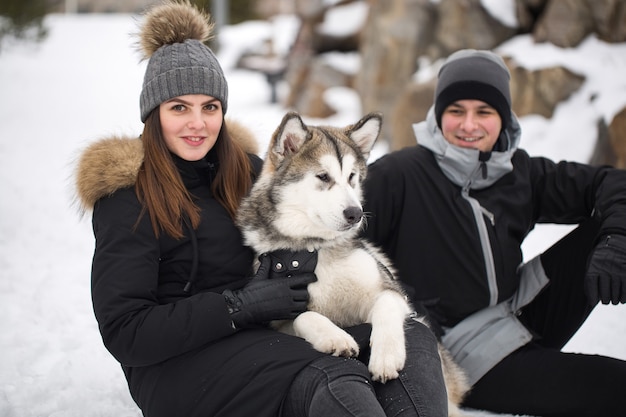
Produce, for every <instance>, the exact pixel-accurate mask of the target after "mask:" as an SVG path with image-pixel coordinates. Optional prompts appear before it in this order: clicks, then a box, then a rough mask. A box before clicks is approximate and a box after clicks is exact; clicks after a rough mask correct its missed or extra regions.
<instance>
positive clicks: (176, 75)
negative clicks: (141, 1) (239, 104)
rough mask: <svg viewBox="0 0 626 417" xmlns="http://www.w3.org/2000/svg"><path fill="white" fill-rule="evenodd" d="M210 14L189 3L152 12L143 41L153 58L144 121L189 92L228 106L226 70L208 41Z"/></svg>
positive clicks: (145, 92)
mask: <svg viewBox="0 0 626 417" xmlns="http://www.w3.org/2000/svg"><path fill="white" fill-rule="evenodd" d="M212 28H213V26H212V25H211V24H209V16H208V15H207V14H204V13H203V12H200V11H199V10H198V9H196V8H195V7H193V6H191V5H190V4H189V3H186V2H184V3H183V2H178V3H176V2H173V3H167V4H164V5H161V6H157V7H155V8H153V9H152V10H151V11H149V12H148V14H147V15H146V18H145V23H144V25H143V28H142V30H141V33H140V44H141V47H142V49H143V51H144V54H145V57H146V58H149V60H148V66H147V68H146V74H145V76H144V80H143V89H142V91H141V96H140V98H139V106H140V110H141V121H142V122H145V121H146V119H147V118H148V115H149V114H150V112H151V111H152V110H154V109H155V108H156V107H158V106H159V105H160V104H161V103H163V102H164V101H167V100H169V99H171V98H174V97H178V96H183V95H186V94H206V95H208V96H211V97H214V98H216V99H218V100H219V101H220V102H221V103H222V111H223V112H224V113H226V109H227V107H228V84H227V83H226V78H225V77H224V72H223V71H222V67H221V66H220V64H219V62H218V60H217V58H216V57H215V55H214V54H213V51H211V49H210V48H209V47H208V46H206V45H205V44H204V43H203V42H204V41H206V40H207V39H208V38H209V36H210V34H211V30H212Z"/></svg>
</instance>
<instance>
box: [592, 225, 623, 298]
mask: <svg viewBox="0 0 626 417" xmlns="http://www.w3.org/2000/svg"><path fill="white" fill-rule="evenodd" d="M585 292H586V293H587V299H588V300H589V302H590V303H591V305H592V306H593V305H596V304H597V303H598V301H601V302H602V304H608V303H609V302H610V303H613V304H618V303H626V236H622V235H608V236H605V237H603V238H602V239H600V243H598V245H597V246H596V248H595V249H594V251H593V254H592V255H591V260H590V262H589V268H588V269H587V276H586V277H585Z"/></svg>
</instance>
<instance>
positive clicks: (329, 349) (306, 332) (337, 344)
mask: <svg viewBox="0 0 626 417" xmlns="http://www.w3.org/2000/svg"><path fill="white" fill-rule="evenodd" d="M293 328H294V330H295V334H296V336H299V337H302V338H303V339H305V340H306V341H307V342H309V343H310V344H311V345H313V348H314V349H315V350H317V351H318V352H322V353H329V354H331V355H333V356H345V357H351V356H357V355H358V354H359V345H358V344H357V343H356V341H355V340H354V338H353V337H352V336H350V335H349V334H348V333H347V332H346V331H345V330H343V329H341V328H339V327H337V325H336V324H334V323H333V322H332V321H330V319H328V318H327V317H325V316H323V315H321V314H319V313H316V312H314V311H305V312H304V313H302V314H300V315H299V316H298V317H296V319H295V320H294V321H293Z"/></svg>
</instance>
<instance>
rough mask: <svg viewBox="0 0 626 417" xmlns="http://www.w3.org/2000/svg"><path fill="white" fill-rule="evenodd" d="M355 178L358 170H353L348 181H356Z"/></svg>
mask: <svg viewBox="0 0 626 417" xmlns="http://www.w3.org/2000/svg"><path fill="white" fill-rule="evenodd" d="M354 178H356V172H351V173H350V176H349V177H348V181H349V182H352V181H354Z"/></svg>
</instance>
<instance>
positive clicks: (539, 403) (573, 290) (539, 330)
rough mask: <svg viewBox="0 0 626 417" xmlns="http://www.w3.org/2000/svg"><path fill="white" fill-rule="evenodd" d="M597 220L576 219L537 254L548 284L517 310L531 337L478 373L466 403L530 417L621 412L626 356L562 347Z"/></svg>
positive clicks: (579, 313) (578, 304)
mask: <svg viewBox="0 0 626 417" xmlns="http://www.w3.org/2000/svg"><path fill="white" fill-rule="evenodd" d="M597 232H598V225H597V224H596V223H593V222H587V223H585V224H582V225H580V226H579V227H578V228H576V229H575V230H574V231H572V232H571V233H570V234H568V235H567V236H565V237H564V238H563V239H561V240H560V241H559V242H557V243H556V244H555V245H554V246H552V247H551V248H550V249H548V250H547V251H546V252H545V253H543V254H542V255H541V263H542V265H543V268H544V270H545V272H546V275H547V276H548V278H550V283H549V284H548V287H547V288H546V289H545V290H544V291H543V292H542V293H541V294H540V295H539V296H538V297H537V298H536V299H535V300H533V302H532V303H531V304H529V305H528V306H527V307H525V308H524V309H523V311H522V315H521V317H520V320H521V321H522V322H523V323H524V324H525V325H526V326H527V327H528V328H529V329H530V330H531V331H532V332H534V333H535V334H536V335H537V337H536V338H535V340H534V341H533V342H532V343H530V344H529V345H527V346H524V347H522V348H520V349H519V350H517V351H515V352H513V353H512V354H511V355H509V356H508V357H507V358H505V359H504V360H503V361H502V362H500V363H499V364H498V365H497V366H496V367H494V368H493V369H492V370H491V371H490V372H489V373H487V374H486V375H485V376H484V377H483V378H482V379H481V380H479V381H478V382H477V383H476V384H475V385H474V387H473V388H472V391H471V392H470V394H469V396H468V397H467V398H466V400H465V403H464V405H465V406H468V407H472V408H477V409H483V410H491V411H495V412H506V413H513V414H530V415H534V416H568V417H576V416H624V415H626V395H624V393H625V392H626V391H625V387H626V362H625V361H622V360H618V359H614V358H608V357H604V356H599V355H584V354H574V353H563V352H561V351H560V350H561V349H562V348H563V346H564V345H565V344H566V343H567V342H568V341H569V340H570V339H571V337H572V336H573V335H574V333H576V331H577V330H578V329H579V328H580V326H581V325H582V324H583V323H584V321H585V320H586V319H587V317H588V316H589V314H590V313H591V311H592V310H593V307H594V306H590V305H589V304H588V302H587V299H586V297H585V293H584V277H585V271H586V270H587V259H588V257H589V255H590V253H591V251H592V249H593V243H594V240H595V237H596V234H597Z"/></svg>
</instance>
